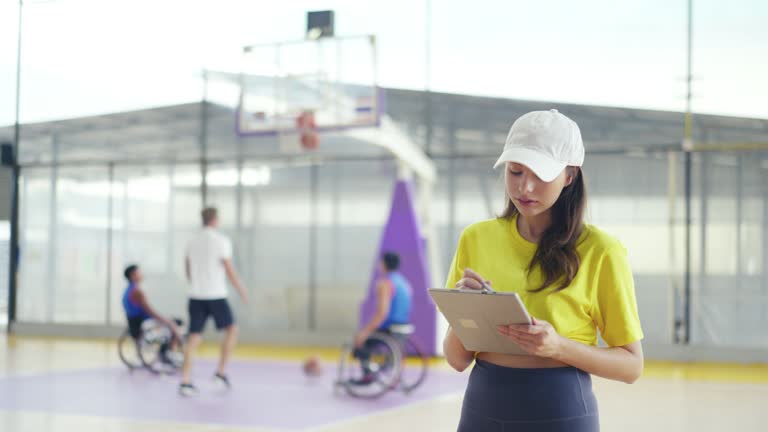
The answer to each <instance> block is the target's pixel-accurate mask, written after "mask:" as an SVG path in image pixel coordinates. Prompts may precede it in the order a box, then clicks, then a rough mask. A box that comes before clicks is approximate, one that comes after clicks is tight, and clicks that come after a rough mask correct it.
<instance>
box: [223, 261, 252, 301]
mask: <svg viewBox="0 0 768 432" xmlns="http://www.w3.org/2000/svg"><path fill="white" fill-rule="evenodd" d="M221 263H222V264H223V265H224V271H225V272H226V273H227V279H229V282H230V283H231V284H232V286H234V287H235V289H236V290H237V292H238V294H240V298H241V299H243V302H244V303H248V291H246V290H245V288H244V287H243V284H242V282H240V276H239V275H238V274H237V271H236V270H235V266H234V265H232V260H231V259H229V258H223V259H222V260H221Z"/></svg>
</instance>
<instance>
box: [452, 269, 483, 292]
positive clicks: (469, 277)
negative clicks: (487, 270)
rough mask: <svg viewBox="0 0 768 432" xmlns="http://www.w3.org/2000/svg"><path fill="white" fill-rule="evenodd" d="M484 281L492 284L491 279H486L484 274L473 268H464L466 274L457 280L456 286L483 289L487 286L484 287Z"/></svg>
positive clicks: (458, 287)
mask: <svg viewBox="0 0 768 432" xmlns="http://www.w3.org/2000/svg"><path fill="white" fill-rule="evenodd" d="M483 283H486V284H487V285H488V286H490V285H491V281H489V280H485V279H484V278H483V277H482V276H480V275H479V274H477V272H475V271H474V270H472V269H471V268H466V269H464V276H463V277H462V278H461V279H459V281H458V282H456V288H457V289H468V290H483V289H485V287H483Z"/></svg>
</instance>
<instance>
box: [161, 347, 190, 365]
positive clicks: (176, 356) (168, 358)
mask: <svg viewBox="0 0 768 432" xmlns="http://www.w3.org/2000/svg"><path fill="white" fill-rule="evenodd" d="M160 360H161V361H162V362H163V363H165V364H167V365H170V366H172V367H175V368H179V367H181V365H182V364H183V363H184V353H180V352H178V351H170V350H168V351H166V352H164V353H163V354H162V356H161V357H160Z"/></svg>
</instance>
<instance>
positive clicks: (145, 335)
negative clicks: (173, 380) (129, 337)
mask: <svg viewBox="0 0 768 432" xmlns="http://www.w3.org/2000/svg"><path fill="white" fill-rule="evenodd" d="M171 338H172V336H171V334H170V330H168V328H166V327H165V326H163V325H162V324H160V323H158V322H156V321H154V320H147V321H145V322H144V325H143V326H142V336H141V338H140V341H139V347H140V349H139V350H138V353H139V357H140V358H141V362H142V364H143V365H144V367H145V368H147V369H148V370H150V371H151V372H154V373H174V372H175V371H176V370H178V369H179V368H181V365H182V362H183V357H184V356H183V344H182V341H177V343H176V348H175V349H171Z"/></svg>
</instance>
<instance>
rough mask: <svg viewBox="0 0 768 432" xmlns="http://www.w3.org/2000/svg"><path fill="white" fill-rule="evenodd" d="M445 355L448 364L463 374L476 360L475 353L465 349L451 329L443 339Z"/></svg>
mask: <svg viewBox="0 0 768 432" xmlns="http://www.w3.org/2000/svg"><path fill="white" fill-rule="evenodd" d="M443 354H444V355H445V359H446V360H447V361H448V364H449V365H451V367H452V368H454V369H456V370H457V371H459V372H463V371H464V369H466V368H467V367H469V365H471V364H472V361H473V360H474V359H475V353H474V352H472V351H467V349H466V348H464V344H462V343H461V341H460V340H459V338H458V336H456V334H455V333H454V332H453V329H452V328H450V327H448V332H447V333H446V334H445V339H443Z"/></svg>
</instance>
